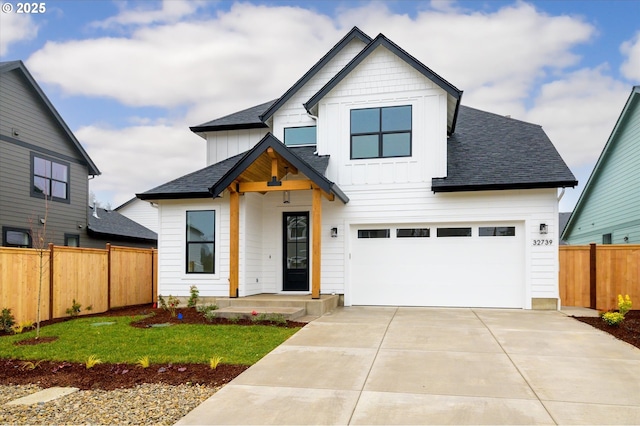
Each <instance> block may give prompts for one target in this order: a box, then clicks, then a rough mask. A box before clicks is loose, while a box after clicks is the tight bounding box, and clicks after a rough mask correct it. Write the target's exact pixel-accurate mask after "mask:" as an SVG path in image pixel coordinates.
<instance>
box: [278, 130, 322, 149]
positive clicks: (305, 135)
mask: <svg viewBox="0 0 640 426" xmlns="http://www.w3.org/2000/svg"><path fill="white" fill-rule="evenodd" d="M284 144H285V145H287V146H299V145H315V144H316V126H307V127H287V128H285V129H284Z"/></svg>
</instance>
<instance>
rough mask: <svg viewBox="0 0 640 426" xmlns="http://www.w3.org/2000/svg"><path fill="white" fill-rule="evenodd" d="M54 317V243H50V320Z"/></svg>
mask: <svg viewBox="0 0 640 426" xmlns="http://www.w3.org/2000/svg"><path fill="white" fill-rule="evenodd" d="M41 247H42V246H41ZM52 319H53V243H49V320H52Z"/></svg>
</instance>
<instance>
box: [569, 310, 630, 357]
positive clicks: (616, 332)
mask: <svg viewBox="0 0 640 426" xmlns="http://www.w3.org/2000/svg"><path fill="white" fill-rule="evenodd" d="M575 319H577V320H578V321H582V322H584V323H586V324H589V325H590V326H592V327H595V328H598V329H600V330H602V331H605V332H607V333H609V334H611V335H613V336H614V337H615V338H616V339H620V340H623V341H625V342H627V343H629V344H632V345H633V346H635V347H636V348H640V310H634V311H629V312H627V314H626V315H625V316H624V321H622V324H619V325H617V326H614V325H607V324H606V323H605V322H604V321H602V318H600V317H575Z"/></svg>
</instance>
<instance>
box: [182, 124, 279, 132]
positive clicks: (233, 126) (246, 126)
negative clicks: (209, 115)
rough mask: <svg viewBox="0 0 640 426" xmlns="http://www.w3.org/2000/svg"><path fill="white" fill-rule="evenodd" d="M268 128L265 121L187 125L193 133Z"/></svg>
mask: <svg viewBox="0 0 640 426" xmlns="http://www.w3.org/2000/svg"><path fill="white" fill-rule="evenodd" d="M264 128H269V126H267V125H266V124H265V123H247V124H223V125H219V126H193V127H189V130H191V131H192V132H194V133H202V132H219V131H223V130H247V129H264Z"/></svg>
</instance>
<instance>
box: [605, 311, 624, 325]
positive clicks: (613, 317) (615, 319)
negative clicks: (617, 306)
mask: <svg viewBox="0 0 640 426" xmlns="http://www.w3.org/2000/svg"><path fill="white" fill-rule="evenodd" d="M623 320H624V315H622V314H621V313H620V312H605V313H604V314H602V321H604V322H605V323H607V325H616V326H617V325H620V323H621V322H622V321H623Z"/></svg>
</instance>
